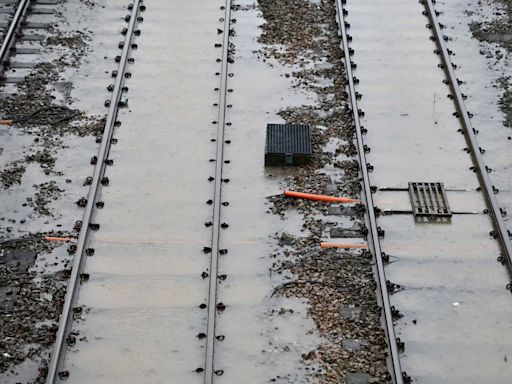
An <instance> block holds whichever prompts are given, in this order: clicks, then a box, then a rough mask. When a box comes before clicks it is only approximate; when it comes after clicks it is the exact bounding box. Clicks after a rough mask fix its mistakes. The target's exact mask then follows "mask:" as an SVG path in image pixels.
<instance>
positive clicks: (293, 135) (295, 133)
mask: <svg viewBox="0 0 512 384" xmlns="http://www.w3.org/2000/svg"><path fill="white" fill-rule="evenodd" d="M312 155H313V149H312V145H311V133H310V128H309V125H305V124H268V125H267V140H266V143H265V165H301V164H306V163H308V162H309V161H310V160H311V156H312Z"/></svg>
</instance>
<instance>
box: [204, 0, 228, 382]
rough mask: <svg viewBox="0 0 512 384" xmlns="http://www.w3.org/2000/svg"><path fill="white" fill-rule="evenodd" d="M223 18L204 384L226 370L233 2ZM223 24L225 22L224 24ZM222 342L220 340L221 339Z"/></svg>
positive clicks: (223, 8) (226, 4) (224, 9)
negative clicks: (222, 280)
mask: <svg viewBox="0 0 512 384" xmlns="http://www.w3.org/2000/svg"><path fill="white" fill-rule="evenodd" d="M222 10H223V11H224V12H223V17H222V18H221V19H219V20H220V21H221V22H223V27H222V31H223V32H221V33H222V36H223V39H222V43H221V44H222V57H221V59H220V60H221V68H220V72H218V73H217V74H218V75H219V81H220V84H219V90H218V92H219V100H218V102H217V103H216V104H217V105H218V109H219V113H218V120H217V123H216V126H217V135H216V136H217V137H216V141H215V146H216V150H215V158H214V160H215V161H214V164H215V173H214V178H215V179H214V180H213V181H214V195H213V222H212V223H213V225H212V226H211V227H212V242H211V246H210V247H209V248H210V250H211V261H210V269H209V293H208V304H207V305H208V320H207V331H206V360H205V370H204V371H205V376H204V383H205V384H211V383H213V380H214V379H213V377H214V375H222V374H223V372H224V371H223V369H222V368H221V367H218V366H216V361H215V344H216V342H217V340H218V339H217V337H218V336H219V335H217V334H216V327H215V325H216V318H217V314H218V312H220V311H223V310H224V308H225V305H224V304H223V303H222V302H219V301H218V294H217V285H218V282H219V258H220V256H221V254H225V253H227V252H228V250H227V249H221V246H220V242H221V239H220V237H221V230H222V228H227V227H228V224H227V223H222V207H223V204H222V203H223V201H222V190H223V188H224V186H225V184H226V183H227V182H229V180H227V179H224V178H223V167H224V146H225V145H226V143H225V140H224V132H225V129H226V112H227V105H228V102H227V97H228V91H229V92H231V90H230V89H228V79H229V61H228V59H229V53H230V36H231V22H232V21H231V0H226V2H225V5H224V6H223V7H221V11H222ZM222 20H223V21H222ZM219 340H220V339H219Z"/></svg>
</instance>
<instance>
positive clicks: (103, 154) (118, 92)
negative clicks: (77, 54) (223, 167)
mask: <svg viewBox="0 0 512 384" xmlns="http://www.w3.org/2000/svg"><path fill="white" fill-rule="evenodd" d="M144 9H145V6H144V5H143V4H142V0H135V1H134V2H133V3H131V4H130V5H129V6H128V10H129V11H130V13H129V14H128V15H127V16H126V17H125V21H126V23H127V26H126V28H125V29H123V31H122V35H124V41H122V42H120V43H119V48H120V49H121V54H120V55H119V56H117V57H116V59H115V61H116V63H118V67H117V69H116V70H114V71H112V77H113V78H114V79H115V82H114V84H111V85H109V87H108V89H109V91H110V92H112V96H111V98H110V99H109V100H106V101H105V106H106V107H108V112H107V118H106V122H105V128H104V131H103V135H102V137H101V145H100V148H99V151H98V155H97V156H94V157H93V158H92V159H91V164H94V165H95V167H94V173H93V176H92V179H91V180H90V181H89V182H90V185H91V187H90V189H89V193H88V196H87V197H83V198H82V199H80V200H79V201H78V202H77V204H78V205H79V206H81V207H84V209H85V211H84V215H83V218H82V220H81V221H79V222H77V224H76V226H77V227H79V228H81V230H80V234H79V236H78V240H77V243H76V245H75V244H73V245H71V246H70V248H69V250H68V252H69V253H72V254H74V255H75V256H74V259H73V266H72V269H71V274H70V278H69V281H68V284H67V288H66V297H65V301H64V305H63V309H62V314H61V316H60V321H59V328H58V332H57V335H56V341H55V345H54V348H53V350H52V353H51V360H50V362H49V365H48V376H47V379H46V382H47V383H48V384H53V383H56V382H58V381H59V380H62V379H65V378H67V377H68V376H69V372H68V371H66V370H63V369H62V364H63V361H64V358H65V355H66V349H67V339H68V336H69V332H70V330H71V327H72V323H73V306H74V305H75V300H76V298H77V296H78V291H79V289H80V274H81V271H82V270H83V267H84V264H85V259H86V257H87V256H92V255H93V254H94V249H93V248H88V245H87V243H88V237H89V234H90V231H92V230H97V229H98V228H99V225H98V224H97V223H95V222H94V216H95V210H96V209H99V208H102V207H103V203H102V202H101V201H99V197H100V193H101V189H102V186H105V185H108V178H106V177H105V170H106V167H107V165H108V164H110V163H111V161H110V160H109V151H110V146H111V144H112V136H113V134H114V129H115V127H117V126H119V125H120V122H119V121H117V115H118V112H119V108H120V107H121V106H122V105H123V104H122V101H121V98H122V96H123V93H125V92H127V91H128V88H127V87H126V86H125V83H126V80H127V79H129V78H130V77H131V73H130V72H129V64H130V63H133V62H134V59H133V57H132V56H131V55H132V52H133V50H134V49H135V48H136V44H135V43H134V39H135V36H136V35H139V34H140V31H139V30H138V29H137V26H138V24H139V23H141V22H142V20H143V18H142V17H141V16H140V13H141V12H142V11H143V10H144Z"/></svg>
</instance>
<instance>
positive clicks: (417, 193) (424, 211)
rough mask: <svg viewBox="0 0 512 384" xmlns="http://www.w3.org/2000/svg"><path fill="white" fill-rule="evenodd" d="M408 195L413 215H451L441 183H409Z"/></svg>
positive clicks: (428, 216)
mask: <svg viewBox="0 0 512 384" xmlns="http://www.w3.org/2000/svg"><path fill="white" fill-rule="evenodd" d="M409 197H410V198H411V205H412V209H413V213H414V216H415V217H425V218H438V217H451V216H452V212H451V211H450V206H449V205H448V199H447V198H446V191H445V189H444V184H443V183H419V182H415V183H409Z"/></svg>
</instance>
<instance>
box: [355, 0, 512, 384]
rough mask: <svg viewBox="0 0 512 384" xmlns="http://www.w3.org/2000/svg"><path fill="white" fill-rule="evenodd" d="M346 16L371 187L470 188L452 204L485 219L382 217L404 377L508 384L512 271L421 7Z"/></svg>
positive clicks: (397, 201) (374, 7) (384, 6)
mask: <svg viewBox="0 0 512 384" xmlns="http://www.w3.org/2000/svg"><path fill="white" fill-rule="evenodd" d="M347 9H348V11H349V16H348V21H349V22H350V24H351V28H350V31H349V33H350V34H351V35H352V36H353V43H352V45H351V46H352V48H353V49H354V50H355V54H354V60H355V62H356V63H357V64H358V67H357V70H356V72H355V75H356V76H357V77H358V78H359V79H361V82H360V84H359V85H358V86H357V90H358V91H359V92H360V93H361V94H362V95H363V99H362V100H361V101H360V102H359V106H360V108H362V109H363V110H364V111H365V113H366V114H365V117H364V118H363V122H364V125H365V127H366V128H367V129H368V131H369V133H368V134H367V135H366V137H365V143H366V144H367V145H369V146H370V147H371V149H372V151H371V153H370V154H369V155H368V156H367V158H368V161H370V163H372V164H373V165H375V170H374V172H373V173H371V175H370V178H371V181H372V183H373V184H374V185H376V186H385V187H395V188H396V187H401V188H407V183H408V182H413V181H432V182H433V181H440V182H444V183H445V186H446V187H447V188H449V189H468V190H469V191H468V192H449V195H448V196H449V202H450V204H453V206H454V207H457V209H459V210H463V211H475V212H479V213H478V214H474V215H454V216H453V217H452V218H451V220H450V221H448V222H444V223H420V222H416V221H415V220H414V218H413V217H412V215H392V216H381V217H380V218H379V219H378V223H379V225H380V226H381V227H382V228H383V229H384V230H385V231H386V234H385V238H384V239H383V240H382V243H381V244H382V247H383V250H384V251H385V252H386V253H387V254H389V255H390V256H391V261H393V262H392V263H390V264H389V266H388V267H387V268H386V274H387V278H388V279H389V280H390V281H391V282H393V283H395V284H399V285H400V287H397V288H398V289H397V292H395V293H394V294H393V295H392V296H391V303H392V305H394V306H395V307H396V308H397V309H399V310H400V312H401V313H402V314H403V315H404V317H402V318H401V319H400V320H398V322H397V325H396V330H397V336H398V337H400V338H401V340H402V341H404V342H405V352H404V353H403V354H402V357H401V362H402V368H403V370H405V371H407V373H408V374H409V375H410V376H411V377H413V379H414V380H415V382H418V383H450V384H452V383H482V382H487V381H492V382H493V383H506V382H508V381H509V372H508V371H509V368H508V358H507V356H510V353H511V352H512V350H510V346H509V345H508V343H507V340H509V339H510V335H511V334H512V322H511V321H510V317H509V316H508V315H507V313H508V311H509V310H510V305H511V301H510V293H509V292H507V291H506V290H505V285H506V284H507V282H508V278H507V273H506V270H505V269H504V267H503V266H502V265H500V264H499V263H497V262H496V259H497V257H498V256H499V248H498V244H497V243H496V242H495V241H494V240H493V239H492V238H491V237H490V236H489V232H490V231H491V230H492V226H491V222H490V219H489V217H488V216H487V215H484V214H482V207H483V196H482V195H481V194H480V193H479V192H476V188H477V186H478V180H477V178H476V175H475V174H473V173H472V172H471V171H470V169H469V168H470V167H471V166H472V164H471V159H470V157H469V156H468V155H467V154H466V153H465V152H464V151H462V149H463V148H464V147H465V146H466V145H465V142H464V139H463V136H462V135H460V133H458V132H457V130H458V129H459V123H458V120H457V119H456V118H455V117H454V116H452V113H453V112H454V111H455V108H454V105H453V103H452V102H451V101H450V100H449V99H448V98H447V97H446V95H447V94H448V93H449V89H448V87H447V86H446V85H444V84H443V83H442V80H443V79H444V74H443V72H442V70H441V69H440V68H437V65H438V64H439V58H438V57H437V56H436V55H435V54H434V53H433V51H434V49H435V48H436V47H435V44H434V42H432V41H431V40H429V37H430V31H429V29H427V28H425V24H426V23H427V19H426V18H425V16H423V15H422V11H423V10H424V9H423V7H422V5H421V4H419V3H416V2H409V1H400V2H398V3H396V4H395V3H394V4H393V6H390V5H389V3H388V2H384V1H379V0H375V1H367V2H364V3H360V2H359V3H357V2H349V3H348V5H347ZM391 20H392V22H390V21H391ZM456 57H457V56H456ZM500 153H501V154H502V155H503V152H500ZM400 194H402V196H401V197H397V196H398V195H400ZM463 195H470V197H469V198H468V197H467V196H463ZM393 196H395V197H393ZM407 199H408V196H407V192H392V193H391V192H384V191H382V192H379V193H378V194H377V195H376V204H377V205H378V206H379V207H381V208H383V209H400V208H399V207H402V208H403V207H406V205H407V204H406V201H407ZM392 207H396V208H392ZM409 209H411V207H410V205H409ZM454 210H455V208H454Z"/></svg>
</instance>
